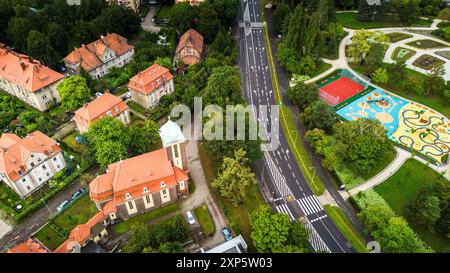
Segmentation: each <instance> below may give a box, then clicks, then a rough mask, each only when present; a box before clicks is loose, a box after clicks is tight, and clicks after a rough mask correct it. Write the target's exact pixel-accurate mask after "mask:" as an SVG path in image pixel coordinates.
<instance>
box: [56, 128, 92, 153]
mask: <svg viewBox="0 0 450 273" xmlns="http://www.w3.org/2000/svg"><path fill="white" fill-rule="evenodd" d="M78 135H79V134H78V132H73V133H71V134H70V135H68V136H66V137H65V138H63V139H62V142H64V143H65V144H66V145H67V146H69V147H70V148H71V149H72V150H73V151H75V152H77V153H79V154H81V153H83V152H84V150H85V149H86V146H85V145H84V144H81V143H78V142H77V141H76V140H75V138H76V137H77V136H78Z"/></svg>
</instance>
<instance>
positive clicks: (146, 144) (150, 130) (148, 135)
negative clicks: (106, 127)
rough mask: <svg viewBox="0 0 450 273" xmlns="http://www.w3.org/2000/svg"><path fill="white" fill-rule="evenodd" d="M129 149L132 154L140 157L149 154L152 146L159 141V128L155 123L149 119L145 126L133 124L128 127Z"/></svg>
mask: <svg viewBox="0 0 450 273" xmlns="http://www.w3.org/2000/svg"><path fill="white" fill-rule="evenodd" d="M127 134H128V136H129V141H130V142H129V143H130V145H129V149H130V150H131V154H134V155H138V154H143V153H145V152H148V151H149V150H150V146H151V145H153V144H155V143H156V142H157V141H158V138H159V135H158V126H157V125H156V124H155V122H154V121H152V120H150V119H147V120H146V121H145V122H144V125H143V126H138V125H136V124H131V125H130V127H128V130H127Z"/></svg>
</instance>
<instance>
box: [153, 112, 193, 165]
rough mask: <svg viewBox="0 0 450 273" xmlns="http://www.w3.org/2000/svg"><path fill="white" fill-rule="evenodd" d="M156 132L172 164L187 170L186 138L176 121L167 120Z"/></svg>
mask: <svg viewBox="0 0 450 273" xmlns="http://www.w3.org/2000/svg"><path fill="white" fill-rule="evenodd" d="M158 132H159V136H160V137H161V140H162V144H163V147H164V149H166V152H167V156H168V158H169V159H170V161H172V164H173V165H174V166H175V167H177V168H180V169H182V170H187V160H186V138H185V137H184V135H183V132H182V131H181V128H180V126H179V125H178V124H177V123H176V122H173V121H171V120H169V121H167V122H166V123H165V124H164V125H163V126H162V127H161V128H159V131H158Z"/></svg>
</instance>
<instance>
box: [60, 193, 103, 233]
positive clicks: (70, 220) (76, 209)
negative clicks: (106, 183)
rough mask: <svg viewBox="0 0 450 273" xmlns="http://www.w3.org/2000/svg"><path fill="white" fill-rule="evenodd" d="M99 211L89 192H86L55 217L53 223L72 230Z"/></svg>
mask: <svg viewBox="0 0 450 273" xmlns="http://www.w3.org/2000/svg"><path fill="white" fill-rule="evenodd" d="M97 212H98V209H97V207H96V206H95V204H94V202H92V200H91V199H90V197H89V194H84V195H83V196H82V197H80V198H79V199H78V200H76V201H75V202H73V203H72V204H71V205H70V207H68V208H67V209H66V210H64V211H63V212H62V213H60V214H58V215H57V216H56V217H55V218H53V220H52V221H53V223H54V224H55V225H58V226H59V227H61V228H62V229H64V230H66V231H68V232H70V231H71V230H72V229H74V228H75V227H76V226H78V225H80V224H84V223H86V222H87V221H89V220H90V219H91V218H92V217H93V216H94V215H95V214H96V213H97Z"/></svg>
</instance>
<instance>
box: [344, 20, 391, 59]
mask: <svg viewBox="0 0 450 273" xmlns="http://www.w3.org/2000/svg"><path fill="white" fill-rule="evenodd" d="M388 42H389V38H388V37H387V36H386V35H385V34H384V33H383V32H381V31H368V30H365V29H362V30H358V31H356V33H355V35H353V37H352V43H351V44H350V45H349V47H348V56H349V57H351V58H354V59H355V61H359V63H360V64H363V63H364V60H365V58H366V56H367V54H368V53H369V52H370V51H371V49H372V44H373V43H381V44H386V43H388Z"/></svg>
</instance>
